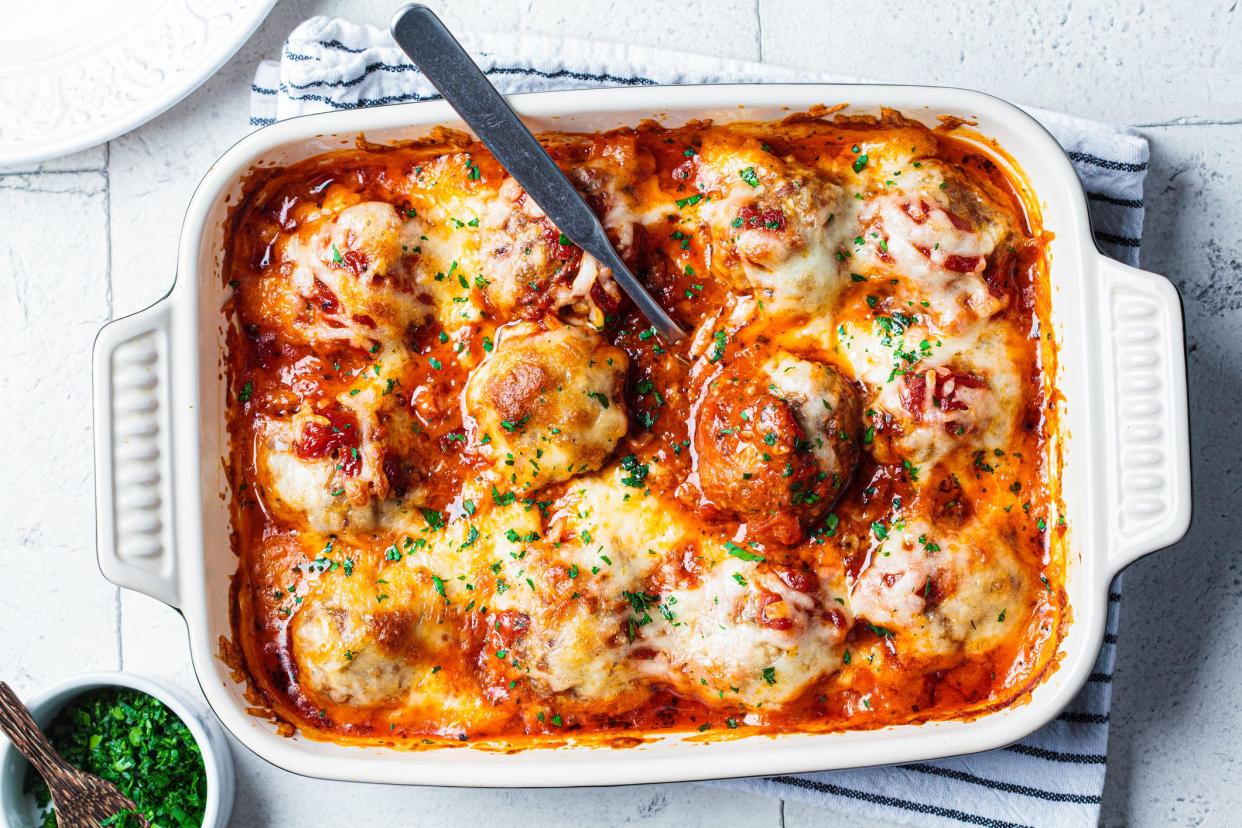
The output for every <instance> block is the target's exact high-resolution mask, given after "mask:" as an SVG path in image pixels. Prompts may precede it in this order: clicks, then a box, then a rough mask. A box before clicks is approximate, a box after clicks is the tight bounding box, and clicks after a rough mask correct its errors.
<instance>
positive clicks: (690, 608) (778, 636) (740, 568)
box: [641, 557, 849, 706]
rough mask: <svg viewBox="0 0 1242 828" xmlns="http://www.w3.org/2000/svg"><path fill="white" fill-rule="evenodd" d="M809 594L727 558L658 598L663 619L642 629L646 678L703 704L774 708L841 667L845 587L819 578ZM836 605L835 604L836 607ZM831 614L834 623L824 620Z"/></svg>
mask: <svg viewBox="0 0 1242 828" xmlns="http://www.w3.org/2000/svg"><path fill="white" fill-rule="evenodd" d="M819 582H820V585H821V586H820V587H819V589H818V590H817V591H816V592H815V593H813V594H807V593H805V592H800V591H798V590H795V589H792V588H790V587H789V586H788V585H786V584H785V582H784V581H782V580H781V578H779V577H778V576H777V575H776V574H774V573H773V572H771V571H768V570H766V569H764V568H762V567H761V566H759V565H756V564H754V563H750V562H743V561H740V560H738V559H736V558H733V557H726V558H724V560H722V561H721V562H720V563H718V564H717V565H716V566H714V567H713V568H712V569H711V571H710V572H708V573H706V574H705V575H704V576H703V579H702V582H701V583H700V584H698V585H697V586H695V587H693V588H690V589H678V590H675V591H673V592H671V593H670V594H669V595H667V596H665V597H664V602H663V604H662V606H664V607H667V608H668V609H669V612H670V615H671V616H672V617H671V618H669V619H662V620H660V621H657V622H656V623H653V624H652V625H650V626H644V627H642V628H641V634H642V643H643V644H644V645H645V646H646V647H649V648H651V649H652V650H654V651H655V653H656V658H655V659H654V660H653V661H651V662H650V663H647V664H646V665H645V668H644V669H645V670H646V672H647V673H648V674H649V675H652V676H653V677H658V678H659V679H660V680H662V681H664V682H666V683H668V684H670V685H672V686H673V687H676V688H678V689H679V690H680V691H681V692H684V693H687V694H689V695H692V696H695V697H697V698H700V699H702V700H703V701H705V702H708V703H720V702H721V701H722V700H724V701H725V702H726V703H729V702H732V703H736V702H739V701H740V702H743V703H745V704H746V705H748V706H757V705H761V704H763V705H768V706H778V705H780V704H783V703H785V702H787V701H790V700H792V699H794V698H796V697H797V696H798V695H799V694H800V693H801V692H802V691H803V690H804V689H805V688H806V687H807V686H808V685H810V684H811V683H812V682H814V681H816V680H818V679H820V678H822V677H823V676H825V675H828V674H830V673H832V672H835V671H836V670H837V669H839V668H840V665H841V652H842V644H843V642H844V640H845V634H846V632H847V631H848V629H849V624H848V621H847V618H846V615H845V606H844V604H845V602H844V596H845V585H844V583H843V581H842V580H841V579H840V577H839V576H837V577H832V575H831V574H830V573H829V572H827V571H825V572H823V573H821V574H820V576H819ZM836 599H841V601H840V603H838V602H837V600H836ZM833 607H836V608H837V610H838V611H839V612H840V615H839V619H840V620H839V623H833V622H832V621H831V620H829V619H828V618H827V617H826V616H825V611H826V610H831V609H832V608H833Z"/></svg>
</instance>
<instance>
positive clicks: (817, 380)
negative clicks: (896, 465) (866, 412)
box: [764, 353, 858, 480]
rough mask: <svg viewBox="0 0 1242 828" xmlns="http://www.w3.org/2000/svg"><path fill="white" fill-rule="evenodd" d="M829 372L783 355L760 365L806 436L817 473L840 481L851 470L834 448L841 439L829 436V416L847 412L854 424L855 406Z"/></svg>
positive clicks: (838, 379) (841, 383)
mask: <svg viewBox="0 0 1242 828" xmlns="http://www.w3.org/2000/svg"><path fill="white" fill-rule="evenodd" d="M830 371H833V369H831V368H829V367H828V366H826V365H823V364H821V363H814V362H808V361H807V360H805V359H798V358H797V357H794V356H791V355H790V354H787V353H781V354H778V355H777V356H776V357H775V358H773V359H771V360H769V361H768V362H767V363H766V364H765V365H764V372H765V373H766V374H767V375H768V377H769V378H770V379H771V381H772V385H773V386H774V388H775V392H776V394H777V395H778V396H780V397H781V398H782V399H784V400H786V401H787V402H789V403H791V405H792V407H793V412H794V417H795V418H796V419H797V420H798V425H800V426H802V430H803V431H805V432H806V436H807V441H808V442H809V443H810V449H811V452H812V453H813V454H814V455H815V459H816V461H817V462H818V464H819V468H820V471H823V472H826V473H827V474H829V475H835V476H837V477H838V478H840V479H842V480H844V479H845V478H848V477H849V475H850V474H851V473H852V471H853V469H852V468H846V467H845V464H843V463H842V457H841V454H840V452H839V451H838V450H837V448H836V447H837V445H838V443H840V442H841V441H842V435H841V434H840V433H830V427H831V424H832V423H834V422H835V421H836V420H835V419H834V418H832V417H831V413H832V412H836V411H841V412H843V413H844V412H845V410H846V409H849V410H850V412H851V415H850V416H848V417H847V419H851V420H853V421H855V422H856V421H857V413H856V411H857V407H858V406H857V404H856V403H855V402H854V399H853V397H854V396H855V395H853V394H849V389H847V388H844V387H843V386H844V384H845V380H844V379H843V378H841V377H840V375H836V376H833V375H832V374H830V373H829V372H830ZM834 373H835V372H834ZM847 394H848V395H849V398H848V399H847V397H846V395H847ZM855 436H856V435H854V434H846V435H845V437H844V441H846V442H849V441H851V440H854V439H855ZM855 456H856V455H855Z"/></svg>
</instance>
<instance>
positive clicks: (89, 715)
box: [25, 688, 207, 828]
mask: <svg viewBox="0 0 1242 828" xmlns="http://www.w3.org/2000/svg"><path fill="white" fill-rule="evenodd" d="M47 735H48V738H49V739H50V740H51V742H52V745H53V747H55V748H56V752H57V753H59V754H60V755H61V756H62V757H64V758H65V760H66V761H67V762H69V764H71V765H73V766H74V767H77V768H81V769H82V770H84V771H87V772H88V773H93V774H95V775H97V776H100V777H102V778H104V779H106V780H108V781H109V782H111V783H113V784H114V785H116V786H117V787H118V788H119V789H120V790H121V793H123V794H125V795H126V796H128V797H129V798H130V799H132V800H134V804H136V805H137V806H138V811H139V812H140V813H141V814H142V815H143V816H145V817H146V818H147V820H148V821H149V822H150V823H151V824H152V825H163V826H169V827H170V828H172V827H173V826H177V828H190V826H198V825H200V824H201V823H202V821H203V814H204V811H205V810H206V807H207V773H206V770H205V769H204V766H203V757H202V754H201V753H200V752H199V748H198V744H197V743H196V742H195V741H194V736H193V734H191V733H190V729H189V728H188V727H186V726H185V723H184V722H182V721H181V719H179V718H177V715H176V714H175V713H173V712H172V711H171V710H169V709H168V708H167V707H166V706H165V705H164V704H163V703H162V702H161V701H160V700H159V699H156V698H154V697H152V696H148V695H147V694H146V693H142V692H139V691H137V690H131V689H128V688H118V689H112V688H107V689H99V690H91V691H88V692H86V693H83V694H82V695H80V696H78V697H77V698H76V699H74V700H73V701H71V702H70V703H69V704H68V705H67V706H65V707H64V708H62V709H61V711H60V712H59V713H58V714H57V716H56V719H55V720H54V721H53V723H52V726H51V727H50V728H48V730H47ZM25 790H26V792H27V793H29V794H31V795H33V797H34V799H35V802H36V803H38V805H39V807H40V809H43V813H42V816H41V823H40V824H41V825H42V828H52V827H53V826H55V825H56V824H57V822H56V816H55V811H54V810H53V809H52V801H51V794H50V793H49V791H48V788H47V785H46V783H44V781H43V779H42V778H41V777H40V776H39V775H38V773H37V772H36V771H35V770H34V769H33V768H31V769H29V770H28V771H27V773H26V779H25ZM131 815H132V812H121V813H120V814H117V815H114V816H113V817H110V818H109V820H108V821H107V823H106V824H111V825H131V824H137V823H138V820H135V819H130V818H129V817H130V816H131Z"/></svg>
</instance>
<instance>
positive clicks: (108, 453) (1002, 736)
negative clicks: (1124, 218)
mask: <svg viewBox="0 0 1242 828" xmlns="http://www.w3.org/2000/svg"><path fill="white" fill-rule="evenodd" d="M510 101H511V103H512V104H513V106H514V108H515V109H516V110H517V111H518V112H519V113H520V114H521V115H522V116H523V117H524V118H525V119H526V120H527V122H528V123H529V124H530V125H531V127H532V128H533V129H534V130H535V131H536V132H538V131H540V130H550V129H555V130H563V131H591V130H602V129H610V128H614V127H618V126H624V125H633V124H635V123H637V122H638V121H640V120H641V119H644V118H652V117H654V118H657V119H658V120H660V121H661V122H663V123H664V124H666V125H677V124H681V123H684V122H686V121H688V120H690V119H696V118H712V119H716V120H719V121H728V120H738V119H746V120H772V119H777V118H781V117H783V116H785V115H787V114H789V113H790V112H793V111H804V110H806V109H808V108H809V107H811V106H813V105H816V104H827V105H833V104H836V103H839V102H848V104H849V106H848V108H847V109H846V110H845V111H846V112H847V113H851V112H857V113H876V112H878V110H879V107H880V106H885V107H890V108H894V109H897V110H899V111H900V112H901V113H902V114H903V115H905V116H907V117H909V118H913V119H916V120H920V121H924V122H925V123H927V124H929V125H935V124H936V123H937V116H939V115H946V114H947V115H953V116H958V117H961V118H968V119H971V120H972V121H974V122H976V123H977V126H975V127H974V131H975V132H977V133H978V134H980V135H982V136H986V137H987V138H989V139H992V140H994V141H996V142H997V143H998V144H999V146H1000V147H1002V148H1003V149H1004V151H1005V152H1006V153H1007V154H1008V155H1009V156H1010V157H1011V158H1012V161H1013V163H1014V164H1015V165H1016V166H1017V168H1018V170H1020V173H1019V175H1020V176H1021V177H1024V179H1025V181H1026V182H1027V183H1028V184H1029V187H1030V190H1031V191H1032V192H1033V193H1034V198H1035V200H1036V201H1037V203H1038V207H1039V209H1040V211H1041V213H1042V216H1043V224H1044V227H1045V229H1046V230H1048V231H1050V232H1051V233H1052V234H1053V239H1052V241H1051V242H1050V243H1049V255H1050V289H1051V302H1052V322H1053V327H1054V336H1055V338H1056V341H1057V343H1058V347H1059V349H1060V353H1061V354H1063V355H1064V358H1062V359H1060V360H1058V368H1057V370H1058V375H1057V377H1056V380H1055V387H1056V388H1057V390H1058V392H1059V394H1060V395H1061V396H1062V397H1063V411H1062V413H1061V416H1060V418H1059V425H1058V429H1057V433H1056V434H1055V435H1053V443H1054V446H1055V448H1056V450H1059V451H1060V453H1061V458H1062V475H1061V480H1060V488H1061V497H1062V499H1063V502H1064V510H1065V515H1066V519H1067V525H1068V534H1067V541H1066V543H1067V546H1066V570H1067V576H1066V579H1067V581H1066V586H1065V588H1066V593H1067V596H1068V602H1069V608H1070V613H1071V614H1070V617H1071V619H1072V622H1071V623H1070V625H1069V628H1068V630H1067V632H1066V634H1065V637H1064V639H1063V641H1062V642H1061V649H1060V653H1059V665H1058V667H1057V669H1055V670H1054V671H1052V672H1051V674H1050V675H1048V676H1047V678H1046V679H1045V680H1044V681H1043V682H1042V683H1041V684H1039V685H1038V686H1037V687H1036V688H1035V689H1034V690H1033V691H1032V692H1031V694H1030V696H1029V698H1028V699H1024V700H1020V701H1019V702H1018V703H1016V704H1013V705H1011V706H1009V707H1006V708H1004V709H1001V710H998V711H996V712H993V713H990V714H987V715H985V716H982V717H980V718H977V719H975V720H973V721H937V722H929V723H925V724H920V725H902V726H895V727H887V728H880V729H875V730H866V731H845V732H835V733H826V734H813V735H808V734H790V735H782V736H777V737H769V736H750V737H745V738H739V739H733V740H730V741H714V742H694V741H688V740H687V739H686V738H685V737H684V736H682V735H661V736H659V737H658V738H654V739H652V740H649V741H647V742H646V743H644V744H641V745H639V746H636V747H631V748H627V749H623V750H605V749H600V748H590V747H575V746H566V747H559V748H541V749H533V750H525V751H518V752H512V753H501V752H496V751H487V750H481V749H472V748H464V749H457V750H424V751H399V750H391V749H386V748H375V747H350V746H343V745H338V744H330V743H326V742H320V741H314V740H309V739H305V738H303V737H302V736H300V735H294V736H291V737H290V736H284V735H280V734H279V733H278V732H277V728H276V727H275V726H274V725H273V724H272V723H271V722H270V721H268V720H266V719H264V718H260V717H256V716H253V715H250V714H249V713H248V712H247V708H248V707H250V706H251V703H250V702H249V701H247V699H246V696H245V693H246V686H245V683H244V682H241V683H239V682H238V681H236V680H235V678H234V675H233V674H232V671H231V670H230V668H229V666H228V665H227V664H226V663H225V662H224V661H222V660H221V659H220V657H219V653H220V640H221V638H222V637H223V638H229V637H231V636H232V630H231V628H230V617H229V612H230V582H231V579H232V577H233V573H234V571H235V569H236V566H237V558H236V556H235V554H234V552H233V550H232V548H231V545H230V508H229V494H228V492H229V485H228V481H227V478H226V470H227V466H226V458H227V455H228V431H227V427H226V419H225V407H226V390H227V388H226V371H225V364H226V330H225V326H226V324H227V317H226V315H225V314H224V313H222V310H221V309H222V307H223V306H224V304H225V302H226V300H227V296H228V291H229V288H228V287H227V285H226V284H225V280H224V279H223V278H222V268H223V265H224V261H223V259H224V250H225V241H224V234H225V230H226V224H227V222H226V219H227V217H228V214H229V210H230V208H231V206H232V205H234V204H236V203H237V202H238V200H239V199H240V197H241V195H242V187H243V182H244V180H245V178H246V176H247V173H248V172H250V171H251V170H253V169H254V168H255V167H259V166H273V165H284V164H289V163H292V162H296V161H299V160H302V159H305V158H307V157H310V156H313V155H316V154H318V153H322V152H325V151H328V150H333V149H339V148H341V147H345V146H352V145H353V144H354V142H355V140H356V139H357V137H358V136H359V134H365V136H366V138H367V140H369V141H372V142H380V143H382V142H386V141H392V140H397V139H408V138H413V137H417V136H419V135H422V134H425V133H426V132H427V131H428V130H429V129H430V128H431V127H432V126H433V125H437V124H447V125H452V126H459V125H460V123H459V121H458V120H457V119H456V117H455V116H454V113H453V112H452V110H451V109H449V108H448V106H447V105H446V104H443V103H442V102H424V103H414V104H403V105H397V106H387V107H379V108H374V109H365V110H358V111H351V112H333V113H327V114H322V115H312V116H307V117H302V118H295V119H292V120H289V121H285V122H281V123H278V124H275V125H273V126H270V127H267V128H265V129H263V130H260V131H258V132H256V133H254V134H252V135H250V136H249V137H247V138H245V139H244V140H242V141H241V142H239V143H238V144H237V145H236V146H234V147H233V148H232V149H230V150H229V151H228V152H227V153H226V154H225V155H224V156H223V157H222V158H221V159H220V160H219V161H218V162H217V163H216V164H215V165H214V166H213V167H212V168H211V169H210V170H209V171H208V173H207V175H206V177H205V178H204V179H203V182H202V184H201V185H200V186H199V188H198V190H197V192H196V193H195V194H194V197H193V200H192V201H191V204H190V207H189V211H188V213H187V215H186V219H185V224H184V227H183V230H182V235H181V242H180V250H179V255H178V263H177V279H176V284H175V286H174V288H173V289H172V291H171V292H170V293H169V294H168V296H166V297H165V298H164V299H162V300H161V301H159V302H158V303H156V304H155V305H153V306H152V307H150V308H148V309H146V310H144V311H142V312H140V313H137V314H135V315H133V316H130V317H127V318H124V319H119V320H117V321H115V322H112V323H110V324H109V325H108V326H106V327H105V328H104V329H103V331H102V332H101V333H100V335H99V338H98V340H97V342H96V345H95V354H94V361H95V365H94V368H95V451H96V493H97V494H96V497H97V509H98V533H99V535H98V543H99V560H100V567H101V569H102V570H103V573H104V575H105V576H106V577H107V578H108V579H109V580H111V581H113V582H114V583H116V584H118V585H120V586H123V587H126V588H129V589H134V590H137V591H139V592H143V593H145V594H147V595H150V596H152V597H155V598H157V599H159V600H161V601H164V602H165V603H167V604H169V605H171V606H173V607H175V608H177V609H178V610H179V611H180V612H181V613H182V614H183V616H184V617H185V620H186V624H187V626H188V628H189V634H190V646H191V652H192V656H193V663H194V667H195V670H196V671H197V674H198V679H199V681H200V683H201V685H202V688H203V691H204V693H205V695H206V697H207V699H208V701H209V702H210V703H211V706H212V707H213V708H214V710H215V712H216V713H217V714H218V715H219V717H220V719H221V720H222V721H223V723H224V724H225V726H226V727H227V728H228V729H229V730H230V731H232V733H233V734H234V735H235V736H236V737H237V738H238V739H239V740H240V741H241V742H242V743H243V744H245V745H246V746H247V747H249V748H250V749H251V750H253V751H254V752H255V753H257V754H259V755H260V756H262V757H263V758H265V759H267V760H268V761H270V762H272V763H274V764H276V765H279V766H280V767H283V768H286V769H288V770H290V771H293V772H296V773H301V774H307V775H311V776H318V777H324V778H332V779H342V780H353V781H367V782H388V783H404V784H430V785H465V786H471V785H488V786H542V785H549V786H550V785H555V786H564V785H601V784H632V783H649V782H667V781H676V780H691V779H706V778H719V777H730V776H751V775H771V774H784V773H796V772H805V771H819V770H834V769H840V768H847V767H862V766H868V765H879V764H891V763H902V762H912V761H920V760H927V759H933V758H938V757H944V756H949V755H955V754H963V753H970V752H975V751H982V750H988V749H992V748H996V747H1000V746H1003V745H1006V744H1008V743H1011V742H1014V741H1017V740H1019V739H1021V738H1023V737H1025V736H1027V735H1028V734H1030V733H1031V732H1033V731H1035V730H1036V729H1038V728H1039V727H1041V726H1042V725H1044V724H1045V723H1047V722H1048V721H1050V720H1051V719H1052V718H1053V717H1055V716H1056V715H1057V714H1058V713H1059V712H1060V711H1061V709H1062V708H1063V707H1065V706H1066V704H1068V703H1069V701H1070V700H1071V699H1072V698H1073V697H1074V695H1075V694H1076V693H1077V692H1078V690H1079V689H1080V688H1081V687H1082V686H1083V684H1084V683H1085V682H1086V681H1087V679H1088V676H1089V674H1090V672H1091V669H1092V665H1093V664H1094V662H1095V659H1096V655H1097V653H1098V651H1099V649H1100V646H1101V642H1102V638H1103V632H1104V622H1105V614H1106V610H1107V603H1108V588H1109V584H1110V582H1111V580H1112V579H1113V576H1114V575H1116V574H1117V573H1118V572H1119V571H1120V570H1121V569H1122V568H1124V567H1125V566H1126V565H1127V564H1129V563H1131V562H1132V561H1134V560H1136V559H1137V558H1139V557H1140V556H1142V555H1145V554H1147V553H1149V552H1152V551H1155V550H1157V549H1161V548H1163V547H1165V546H1168V545H1170V544H1172V543H1174V542H1176V541H1177V540H1178V539H1180V538H1181V537H1182V536H1183V534H1185V532H1186V529H1187V527H1188V524H1189V520H1190V510H1191V504H1190V470H1189V434H1188V424H1187V402H1186V375H1185V357H1184V346H1183V334H1182V312H1181V305H1180V301H1179V298H1178V295H1177V292H1176V290H1175V288H1174V287H1173V286H1172V284H1171V283H1170V282H1169V281H1167V280H1166V279H1164V278H1163V277H1161V276H1157V275H1154V274H1151V273H1146V272H1143V271H1140V270H1137V269H1134V268H1131V267H1128V266H1126V265H1123V264H1120V263H1118V262H1116V261H1113V260H1112V259H1109V258H1106V257H1105V256H1103V255H1102V254H1101V253H1100V252H1099V251H1098V250H1097V248H1096V247H1095V244H1094V242H1093V240H1092V236H1091V229H1090V226H1089V223H1088V218H1087V207H1086V199H1085V196H1084V193H1083V190H1082V186H1081V184H1080V183H1079V180H1078V178H1077V176H1076V174H1075V172H1074V169H1073V167H1072V166H1071V165H1070V162H1069V160H1068V159H1067V157H1066V155H1065V153H1064V152H1063V151H1062V150H1061V148H1060V147H1059V146H1058V145H1057V144H1056V143H1055V141H1054V140H1053V139H1052V137H1051V136H1050V135H1049V134H1048V133H1047V132H1046V131H1045V130H1044V129H1043V128H1042V127H1041V126H1040V125H1039V124H1038V123H1037V122H1036V121H1034V120H1033V119H1032V118H1031V117H1030V116H1028V115H1026V114H1025V113H1024V112H1022V111H1021V110H1019V109H1018V108H1016V107H1014V106H1012V105H1010V104H1008V103H1005V102H1004V101H1001V100H999V99H996V98H992V97H990V96H986V95H983V94H980V93H975V92H968V91H964V90H957V89H940V88H932V87H916V86H867V85H859V86H834V85H736V86H708V87H662V88H621V89H606V90H590V91H570V92H549V93H541V94H531V95H518V96H515V97H512V98H510Z"/></svg>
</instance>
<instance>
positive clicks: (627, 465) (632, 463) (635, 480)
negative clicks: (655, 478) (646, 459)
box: [621, 454, 651, 489]
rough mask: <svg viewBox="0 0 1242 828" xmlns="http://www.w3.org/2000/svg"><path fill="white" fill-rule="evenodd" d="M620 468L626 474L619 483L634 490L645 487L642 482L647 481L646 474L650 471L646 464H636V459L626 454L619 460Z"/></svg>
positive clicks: (634, 456)
mask: <svg viewBox="0 0 1242 828" xmlns="http://www.w3.org/2000/svg"><path fill="white" fill-rule="evenodd" d="M621 468H622V469H623V470H625V471H626V472H628V474H627V475H626V476H625V477H622V478H621V483H622V484H623V485H626V486H630V487H631V488H634V489H641V488H642V487H643V486H645V485H646V483H644V482H643V481H645V480H646V479H647V474H648V472H650V471H651V469H650V467H649V466H648V465H647V464H646V463H640V462H638V457H637V456H636V455H633V454H627V455H626V456H625V457H622V458H621Z"/></svg>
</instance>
